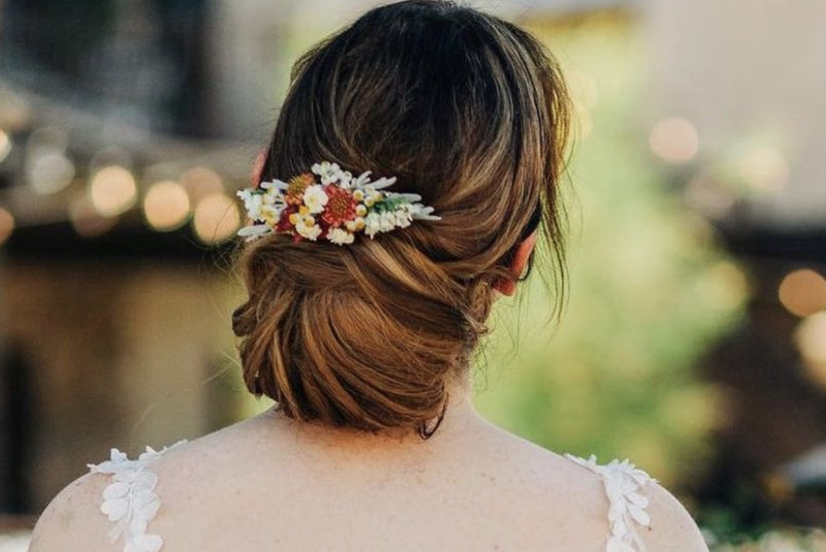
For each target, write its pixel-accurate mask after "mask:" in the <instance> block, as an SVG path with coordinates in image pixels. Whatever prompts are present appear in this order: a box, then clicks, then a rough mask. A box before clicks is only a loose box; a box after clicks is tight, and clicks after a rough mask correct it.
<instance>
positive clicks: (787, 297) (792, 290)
mask: <svg viewBox="0 0 826 552" xmlns="http://www.w3.org/2000/svg"><path fill="white" fill-rule="evenodd" d="M777 295H778V298H779V299H780V303H781V304H782V305H783V306H784V307H786V310H788V311H789V312H791V313H792V314H795V315H797V316H800V317H804V316H809V315H810V314H814V313H816V312H817V311H820V310H823V309H826V278H823V276H821V275H820V274H818V273H817V272H815V271H814V270H811V269H808V268H804V269H799V270H794V271H792V272H790V273H788V274H787V275H786V276H785V277H784V278H783V281H782V282H780V287H779V289H778V290H777Z"/></svg>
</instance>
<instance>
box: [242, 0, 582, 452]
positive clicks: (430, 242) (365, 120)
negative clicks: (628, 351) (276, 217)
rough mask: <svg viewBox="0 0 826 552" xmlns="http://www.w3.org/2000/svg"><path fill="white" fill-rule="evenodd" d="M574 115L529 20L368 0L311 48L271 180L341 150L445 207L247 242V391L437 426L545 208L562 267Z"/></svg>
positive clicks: (300, 410)
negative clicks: (326, 231) (348, 229)
mask: <svg viewBox="0 0 826 552" xmlns="http://www.w3.org/2000/svg"><path fill="white" fill-rule="evenodd" d="M569 115H570V107H569V99H568V96H567V92H566V89H565V85H564V82H563V79H562V76H561V74H560V72H559V69H558V67H557V64H556V62H555V61H554V60H553V58H552V57H551V56H550V54H549V53H548V52H547V51H546V50H545V49H544V48H543V46H542V45H541V44H540V43H539V42H538V41H537V40H536V39H535V38H533V37H532V36H531V35H529V34H528V33H526V32H525V31H523V30H521V29H519V28H518V27H516V26H514V25H512V24H510V23H507V22H505V21H502V20H500V19H497V18H495V17H492V16H490V15H487V14H483V13H480V12H478V11H475V10H473V9H470V8H467V7H462V6H457V5H456V4H454V3H453V2H447V1H430V0H410V1H407V2H399V3H395V4H390V5H386V6H382V7H379V8H376V9H373V10H371V11H369V12H367V13H366V14H365V15H364V16H362V17H361V18H360V19H358V20H357V21H355V22H354V23H353V24H352V25H350V26H349V27H346V28H345V29H343V30H341V31H340V32H338V33H337V34H335V35H333V36H332V37H330V38H328V39H327V40H325V41H324V42H322V43H321V44H319V45H318V46H316V47H315V48H314V49H312V50H311V51H309V52H308V53H307V54H305V55H304V56H303V57H302V58H301V59H300V60H299V61H298V62H297V63H296V65H295V67H294V69H293V74H292V83H291V87H290V90H289V93H288V95H287V98H286V101H285V103H284V105H283V108H282V110H281V113H280V116H279V118H278V122H277V124H276V128H275V132H274V134H273V138H272V143H271V145H270V147H269V150H268V152H267V157H266V161H265V163H264V167H263V171H262V174H261V176H260V179H261V181H266V180H271V179H273V178H280V179H282V180H286V179H288V178H290V177H292V176H294V175H297V174H300V173H302V172H306V171H307V170H308V168H309V167H310V166H311V165H312V164H313V163H316V162H318V161H322V160H326V161H331V162H335V163H338V164H339V165H340V166H341V167H342V168H344V169H346V170H349V171H352V172H353V173H354V174H358V173H361V172H363V171H367V170H369V171H372V173H373V175H374V176H375V177H379V176H396V177H397V178H398V182H397V183H396V184H395V185H394V186H393V191H397V192H409V193H417V194H420V195H421V196H422V198H423V200H422V201H423V203H424V204H426V205H431V206H433V207H434V208H435V210H436V211H435V212H436V213H437V214H439V215H440V216H441V217H442V220H440V221H434V222H430V221H428V222H423V221H416V222H415V223H414V224H413V225H412V226H410V227H409V228H405V229H403V230H397V231H393V232H390V233H387V234H380V235H377V236H376V238H375V239H369V238H367V237H366V236H363V235H360V236H358V237H357V239H356V242H355V243H353V244H351V245H347V246H344V247H339V246H337V245H333V244H329V243H321V242H318V243H316V242H306V241H300V242H295V241H293V240H292V239H291V238H290V237H289V236H286V235H278V234H275V235H270V236H268V237H266V238H264V239H260V240H258V241H256V242H253V243H251V244H250V245H248V246H246V247H244V248H243V250H242V256H241V264H242V267H243V269H244V274H245V279H246V286H247V289H248V292H249V299H248V300H247V301H246V302H245V303H244V304H243V305H241V306H240V307H239V308H238V309H237V310H236V312H235V314H234V317H233V329H234V331H235V333H236V335H238V336H239V337H241V338H242V340H241V342H240V345H239V349H240V354H241V360H242V364H243V372H244V379H245V382H246V384H247V387H248V388H249V389H250V391H251V392H253V393H255V394H257V395H260V394H263V395H267V396H268V397H271V398H272V399H274V400H275V401H276V402H277V403H278V406H279V408H280V409H281V410H282V411H283V412H284V414H286V415H287V416H290V417H292V418H295V419H299V420H315V421H318V422H321V423H323V424H328V425H332V426H347V427H353V428H358V429H363V430H370V431H378V430H382V429H387V428H418V429H419V432H420V434H422V435H423V436H425V437H426V436H427V435H428V432H427V431H426V430H425V429H424V428H426V427H427V426H428V423H429V422H430V421H432V420H434V419H437V420H439V421H441V417H442V416H443V414H444V408H445V405H446V401H447V394H446V388H447V387H448V386H449V385H448V384H449V383H450V381H451V379H452V378H461V377H463V376H464V375H465V373H466V370H467V368H468V364H469V360H470V357H471V353H472V352H473V350H474V348H475V346H476V344H477V342H478V341H479V338H480V337H481V336H482V335H483V334H484V333H485V332H486V331H487V329H486V325H485V321H486V319H487V317H488V314H489V311H490V308H491V304H492V302H493V299H494V289H493V284H494V283H495V282H496V281H497V280H498V279H500V278H507V277H508V273H507V270H508V265H509V262H510V258H511V255H512V252H513V251H514V249H515V247H516V246H517V245H518V244H519V243H520V242H521V241H522V240H523V239H524V238H525V237H526V236H527V235H529V234H530V233H531V232H532V231H534V230H535V229H536V227H537V225H538V224H539V219H540V218H541V221H542V230H543V234H544V236H545V238H546V239H547V240H548V243H549V245H550V251H551V252H552V254H553V256H554V260H555V262H554V267H555V268H557V269H559V270H560V272H558V274H560V275H561V268H562V267H563V261H564V254H563V251H564V250H563V242H562V232H561V222H560V218H561V216H560V205H559V201H558V187H559V175H560V172H561V170H562V166H563V161H564V155H565V151H566V142H567V137H568V128H569Z"/></svg>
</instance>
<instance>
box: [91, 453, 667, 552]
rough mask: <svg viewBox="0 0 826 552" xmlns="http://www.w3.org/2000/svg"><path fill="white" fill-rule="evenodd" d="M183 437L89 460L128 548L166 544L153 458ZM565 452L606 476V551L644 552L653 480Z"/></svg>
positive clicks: (151, 549)
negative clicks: (158, 522) (103, 479)
mask: <svg viewBox="0 0 826 552" xmlns="http://www.w3.org/2000/svg"><path fill="white" fill-rule="evenodd" d="M184 442H185V441H179V442H178V443H176V444H174V445H172V446H171V447H166V448H164V449H162V450H160V451H156V450H154V449H152V448H151V447H147V448H146V452H144V453H143V454H141V455H140V456H139V457H138V458H137V459H136V460H130V459H129V458H127V456H126V454H124V453H122V452H121V451H119V450H118V449H112V451H111V457H110V459H109V460H107V461H105V462H101V463H100V464H90V465H89V469H90V470H91V472H92V473H100V474H105V475H108V476H109V477H110V480H111V481H110V483H109V485H108V486H107V487H106V488H105V489H104V491H103V495H102V502H101V506H100V511H101V512H102V513H103V514H104V515H106V516H107V517H108V518H109V521H110V522H112V529H111V530H110V531H109V538H110V539H111V540H112V542H115V541H118V540H122V542H123V551H124V552H158V551H159V550H160V549H161V548H162V547H163V538H162V537H161V536H160V535H158V534H155V533H152V530H151V527H150V522H151V521H152V519H153V518H154V517H155V515H156V514H157V513H158V510H159V509H160V507H161V497H159V496H158V494H157V493H156V492H155V486H156V485H157V484H158V476H157V475H155V473H154V472H153V471H152V463H153V462H154V461H155V460H156V459H158V458H159V457H160V456H161V455H163V453H164V452H166V451H167V450H170V449H173V448H175V447H177V446H179V445H181V444H183V443H184ZM565 457H566V458H568V459H569V460H571V461H573V462H576V463H577V464H579V465H580V466H583V467H585V468H587V469H589V470H591V471H592V472H594V473H596V474H597V475H599V476H600V477H601V478H602V482H603V485H604V487H605V494H606V496H607V497H608V504H609V509H608V512H607V514H606V515H607V517H608V522H609V525H610V528H611V529H610V534H609V535H608V537H607V539H606V541H605V552H646V550H645V545H644V544H643V542H642V539H641V538H640V537H639V535H638V533H637V527H648V526H649V524H650V518H649V516H648V514H647V513H646V511H645V509H646V507H647V506H648V499H647V498H646V497H645V495H644V494H643V490H644V487H645V485H646V484H649V483H653V482H654V481H655V480H654V479H652V478H651V477H649V476H648V474H646V473H645V472H644V471H642V470H640V469H639V468H637V467H635V466H634V464H632V463H630V462H629V461H628V460H624V461H622V462H620V461H619V460H613V461H612V462H610V463H609V464H604V465H600V464H597V461H596V457H595V456H591V457H590V458H589V459H587V460H585V459H583V458H577V457H575V456H572V455H570V454H566V455H565Z"/></svg>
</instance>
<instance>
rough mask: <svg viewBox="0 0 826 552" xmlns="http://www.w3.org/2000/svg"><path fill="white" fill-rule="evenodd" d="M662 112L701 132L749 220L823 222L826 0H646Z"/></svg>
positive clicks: (713, 165)
mask: <svg viewBox="0 0 826 552" xmlns="http://www.w3.org/2000/svg"><path fill="white" fill-rule="evenodd" d="M645 14H646V16H647V21H648V25H649V31H650V38H651V47H650V52H651V55H652V56H653V57H654V60H653V61H654V70H655V73H654V77H655V83H656V92H657V96H656V97H657V100H658V101H660V102H661V103H660V105H659V110H660V113H661V115H663V116H666V115H680V116H684V117H686V118H687V119H688V120H689V121H691V122H692V123H693V124H694V126H695V127H696V129H697V133H698V135H699V143H700V162H701V163H702V164H705V165H706V167H707V170H710V171H712V172H714V173H715V176H717V177H721V178H724V179H728V180H731V181H735V182H736V183H737V184H738V185H739V186H740V187H741V189H740V190H739V191H738V193H742V194H745V195H747V196H748V200H747V204H748V209H747V211H746V212H745V213H743V215H744V220H743V222H745V223H747V224H748V225H751V226H768V227H774V228H795V227H798V228H799V227H806V226H824V225H826V164H824V163H823V153H822V152H823V149H824V148H826V95H824V93H823V90H824V89H826V66H824V61H823V52H826V33H824V32H823V29H824V28H826V2H823V1H821V0H799V1H796V2H787V1H785V0H739V1H732V2H719V1H717V0H692V1H690V2H686V1H683V0H649V1H648V2H647V3H646V4H645Z"/></svg>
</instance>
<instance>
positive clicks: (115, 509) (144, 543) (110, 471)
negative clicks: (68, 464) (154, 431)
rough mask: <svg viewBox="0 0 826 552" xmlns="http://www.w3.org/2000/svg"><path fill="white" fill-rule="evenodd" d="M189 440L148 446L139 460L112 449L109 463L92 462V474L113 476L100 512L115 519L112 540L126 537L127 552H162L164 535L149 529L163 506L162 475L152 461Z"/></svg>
mask: <svg viewBox="0 0 826 552" xmlns="http://www.w3.org/2000/svg"><path fill="white" fill-rule="evenodd" d="M185 442H186V441H179V442H177V443H175V444H174V445H172V446H171V447H165V448H164V449H162V450H160V451H156V450H154V449H152V448H151V447H146V452H144V453H143V454H141V455H140V457H138V459H137V460H129V458H127V457H126V454H124V453H123V452H121V451H119V450H118V449H112V451H111V457H110V459H109V460H107V461H106V462H101V463H100V464H97V465H95V464H89V470H90V471H91V473H102V474H107V475H111V476H112V482H111V483H110V484H109V485H108V486H107V487H106V488H105V489H104V490H103V504H101V506H100V511H101V512H102V513H103V514H105V515H106V516H107V517H108V518H109V521H112V522H115V526H114V527H112V529H111V530H110V531H109V538H110V539H111V541H112V542H115V541H116V540H118V539H119V538H120V537H121V536H123V537H124V545H123V552H158V550H160V548H161V546H163V539H162V538H161V537H160V535H153V534H149V533H147V532H146V529H147V527H148V526H149V522H150V521H152V519H154V517H155V515H156V514H157V513H158V509H159V508H160V506H161V501H160V499H158V495H157V493H156V492H155V486H156V485H157V484H158V476H157V475H155V474H154V473H152V471H150V470H149V464H150V463H151V462H152V461H153V460H155V459H156V458H158V457H160V456H161V455H162V454H163V453H164V452H166V451H167V450H170V449H173V448H175V447H177V446H179V445H181V444H183V443H185Z"/></svg>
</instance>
